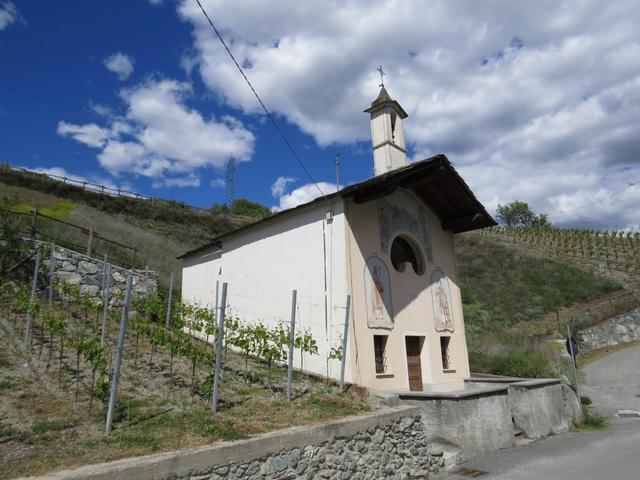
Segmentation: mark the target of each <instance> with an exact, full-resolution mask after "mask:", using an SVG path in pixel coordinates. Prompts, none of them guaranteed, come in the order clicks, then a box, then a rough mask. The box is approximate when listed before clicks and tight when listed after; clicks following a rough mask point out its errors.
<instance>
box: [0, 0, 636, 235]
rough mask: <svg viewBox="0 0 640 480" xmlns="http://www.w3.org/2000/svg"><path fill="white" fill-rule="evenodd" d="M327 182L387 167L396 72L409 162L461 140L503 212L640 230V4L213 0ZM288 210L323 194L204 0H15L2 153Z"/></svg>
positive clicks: (84, 174)
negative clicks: (517, 208)
mask: <svg viewBox="0 0 640 480" xmlns="http://www.w3.org/2000/svg"><path fill="white" fill-rule="evenodd" d="M202 3H203V5H204V7H205V9H206V10H207V12H208V13H209V15H210V17H211V18H212V20H213V21H214V23H215V24H216V26H217V27H218V29H219V30H220V32H221V33H222V35H223V37H224V38H225V40H226V41H227V42H228V44H229V46H230V48H231V50H232V52H233V53H234V55H235V56H236V58H237V59H238V61H239V62H240V63H241V64H242V66H243V68H244V69H245V72H246V74H247V76H248V77H249V79H250V80H251V81H252V83H253V85H254V87H255V88H256V90H257V91H258V93H259V94H260V96H261V98H262V99H263V101H264V103H265V104H266V105H267V107H268V108H269V109H270V110H271V111H272V112H273V114H274V118H275V119H276V120H277V122H278V123H279V125H280V126H281V128H282V130H283V132H284V133H285V135H286V136H287V138H288V139H289V141H290V143H291V144H292V146H293V148H294V149H295V150H296V152H297V153H298V155H299V157H300V158H301V159H302V161H303V162H304V164H305V166H306V168H307V169H308V170H309V172H310V173H311V177H312V178H313V180H315V182H316V183H317V184H318V186H319V187H320V189H321V190H322V191H323V192H324V193H329V192H330V191H333V190H334V189H335V188H336V186H335V183H336V177H335V167H334V158H335V156H336V154H338V153H339V154H340V155H341V166H340V183H341V185H349V184H352V183H355V182H359V181H362V180H365V179H367V178H369V177H371V176H372V175H373V157H372V153H371V138H370V127H369V117H368V115H367V114H365V113H363V110H364V109H365V108H367V107H368V106H369V105H370V103H371V101H372V100H373V99H374V98H375V97H376V96H377V94H378V91H379V88H378V85H379V83H380V78H379V75H378V72H377V71H376V68H377V66H378V65H380V64H382V65H383V66H384V70H385V72H386V76H385V78H384V80H385V86H386V87H387V90H388V91H389V93H390V94H391V96H392V97H393V98H394V99H396V100H398V101H399V102H400V104H401V105H402V106H403V108H404V109H405V110H406V111H407V113H408V114H409V117H408V118H407V119H406V120H405V122H404V126H405V137H406V141H407V143H408V149H409V151H408V154H409V160H410V161H418V160H422V159H424V158H427V157H429V156H432V155H435V154H438V153H444V154H445V155H447V157H448V158H449V160H450V161H451V162H452V163H453V165H454V166H455V167H456V169H458V171H459V172H460V173H461V175H462V176H463V177H464V179H465V181H466V182H467V183H468V184H469V186H470V187H471V188H472V190H473V191H474V192H475V193H476V195H477V196H478V198H479V199H480V200H481V201H482V202H483V203H484V204H485V206H486V207H487V208H488V209H489V211H490V212H494V211H495V209H496V207H497V206H498V205H499V204H505V203H508V202H511V201H513V200H523V201H526V202H528V203H529V204H530V205H531V206H532V207H533V209H534V210H535V211H537V212H540V213H547V214H548V215H549V216H550V219H551V221H552V222H553V223H555V224H557V225H560V226H577V227H586V228H596V227H598V228H616V229H617V228H624V227H635V228H638V227H639V226H640V217H639V216H638V207H639V206H640V169H639V166H640V22H638V21H637V20H638V18H640V3H639V2H637V0H618V1H616V2H602V1H595V0H573V1H562V0H553V1H546V0H540V1H536V2H531V1H517V0H514V1H506V0H505V1H492V0H486V1H483V2H476V1H472V0H467V1H463V0H453V1H451V0H438V1H435V0H432V1H423V0H415V1H412V0H403V1H400V0H389V1H371V0H369V1H364V0H362V1H361V0H342V1H330V0H328V1H323V2H317V1H313V2H312V1H306V0H280V1H278V2H264V1H254V0H234V1H233V2H229V1H223V0H202ZM230 156H233V157H234V158H235V159H236V177H235V178H236V181H235V185H236V187H235V196H236V197H238V198H239V197H242V198H247V199H250V200H253V201H257V202H260V203H262V204H264V205H267V206H268V207H270V208H273V209H274V210H278V209H282V208H288V207H292V206H295V205H297V204H299V203H302V202H305V201H309V200H311V199H312V198H313V197H314V196H315V195H318V189H317V188H316V186H315V185H313V183H312V181H311V179H310V178H309V176H307V174H306V173H305V171H304V170H303V168H302V167H301V166H300V165H299V164H298V163H297V162H296V160H295V159H294V157H293V156H292V155H291V153H290V152H289V150H288V149H287V147H286V145H285V144H284V143H283V141H282V139H281V138H280V137H279V136H278V133H277V132H276V131H275V130H274V128H273V126H272V125H271V124H270V122H269V121H268V119H267V118H266V117H265V115H264V113H263V112H262V111H261V107H260V105H259V104H258V102H257V101H256V99H255V97H254V96H253V94H252V92H251V90H250V89H249V88H248V86H247V84H246V83H245V82H244V81H243V79H242V77H241V76H240V74H239V72H238V70H237V69H236V67H235V65H234V64H233V63H232V61H231V59H230V58H229V56H228V54H227V53H226V51H225V50H224V48H223V47H222V45H221V43H220V42H219V40H218V39H217V37H216V36H215V33H214V32H213V30H212V29H211V27H210V26H209V24H208V23H207V22H206V19H205V18H204V16H203V15H202V12H201V11H200V9H199V7H198V5H197V3H196V1H195V0H127V1H124V0H111V1H110V2H98V1H92V2H87V1H86V0H66V1H64V2H29V1H22V2H21V1H17V0H10V1H7V0H0V161H1V162H9V163H11V164H12V165H15V166H19V167H25V168H30V169H34V170H38V171H43V172H50V173H54V174H58V175H62V176H67V177H73V178H79V179H86V180H88V181H92V182H96V183H100V184H105V185H108V186H117V187H121V188H125V189H130V190H133V191H136V192H139V193H143V194H147V195H153V196H157V197H162V198H171V199H176V200H180V201H184V202H187V203H190V204H193V205H197V206H200V207H209V206H211V205H212V204H213V203H222V202H224V201H225V190H224V166H225V163H226V162H227V160H228V158H229V157H230Z"/></svg>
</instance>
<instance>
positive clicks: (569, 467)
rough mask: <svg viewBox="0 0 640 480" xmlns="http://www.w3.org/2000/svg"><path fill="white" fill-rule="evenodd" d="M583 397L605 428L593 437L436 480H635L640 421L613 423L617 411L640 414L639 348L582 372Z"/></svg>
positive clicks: (481, 461)
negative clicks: (602, 417)
mask: <svg viewBox="0 0 640 480" xmlns="http://www.w3.org/2000/svg"><path fill="white" fill-rule="evenodd" d="M584 373H585V385H584V386H582V391H581V392H580V393H581V394H583V395H585V394H586V395H589V396H590V397H591V399H592V400H593V404H594V406H595V407H596V408H597V409H598V411H599V412H600V413H601V414H602V415H605V416H607V417H610V422H611V425H610V427H609V428H608V429H606V430H603V431H599V432H584V433H577V432H569V433H565V434H563V435H558V436H554V437H549V438H546V439H543V440H540V441H537V442H533V443H531V444H529V445H527V446H524V447H515V448H509V449H505V450H501V451H498V452H494V453H492V454H488V455H485V456H482V457H478V458H475V459H472V460H471V461H469V462H467V463H465V464H463V465H460V466H458V467H456V468H454V469H453V470H454V471H456V470H457V468H459V467H465V468H468V469H472V470H479V471H482V472H487V473H486V474H483V475H481V476H477V477H469V476H464V475H455V474H452V473H445V474H443V475H440V476H439V477H438V478H439V479H450V480H454V479H455V480H467V479H469V478H482V479H483V480H490V479H504V480H540V479H545V480H556V479H558V480H574V479H575V480H602V479H605V480H614V479H615V480H638V479H640V419H637V418H618V417H616V416H614V415H615V413H616V412H617V411H618V410H640V347H631V348H627V349H624V350H620V351H619V352H616V353H614V354H611V355H608V356H607V357H604V358H602V359H600V360H598V361H596V362H594V363H592V364H590V365H588V366H587V367H586V368H585V369H584Z"/></svg>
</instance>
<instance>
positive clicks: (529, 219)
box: [496, 200, 551, 228]
mask: <svg viewBox="0 0 640 480" xmlns="http://www.w3.org/2000/svg"><path fill="white" fill-rule="evenodd" d="M496 217H497V219H498V222H499V223H500V224H502V225H504V226H506V227H538V228H539V227H548V226H551V222H549V217H548V216H547V215H546V214H544V213H541V214H537V213H535V212H534V211H533V210H532V209H531V207H530V206H529V204H528V203H526V202H521V201H520V200H515V201H513V202H511V203H507V204H504V205H498V209H497V214H496Z"/></svg>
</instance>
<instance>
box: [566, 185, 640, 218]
mask: <svg viewBox="0 0 640 480" xmlns="http://www.w3.org/2000/svg"><path fill="white" fill-rule="evenodd" d="M638 183H640V182H634V183H629V184H628V185H627V186H626V187H623V188H621V189H620V190H616V191H615V192H613V193H610V194H609V195H607V196H605V197H603V198H601V199H599V200H595V201H593V202H591V203H587V204H585V205H580V206H579V207H574V208H570V209H568V210H563V211H562V213H567V212H573V211H574V210H580V209H582V208H587V207H590V206H592V205H596V204H598V203H600V202H604V201H605V200H607V199H609V198H611V197H614V196H616V195H618V194H619V193H622V192H624V191H625V190H628V189H629V188H631V187H635V186H636V185H638Z"/></svg>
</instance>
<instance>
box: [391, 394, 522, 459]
mask: <svg viewBox="0 0 640 480" xmlns="http://www.w3.org/2000/svg"><path fill="white" fill-rule="evenodd" d="M399 397H400V401H401V403H402V404H405V405H411V406H415V407H418V408H419V409H420V412H421V413H422V421H423V424H424V429H425V435H426V436H427V439H429V440H430V441H436V440H444V441H446V442H449V443H453V444H454V445H457V446H459V447H460V448H461V449H462V450H463V452H464V456H465V457H467V458H469V457H472V456H475V455H479V454H482V453H485V452H491V451H494V450H499V449H501V448H507V447H510V446H512V445H513V444H514V435H513V422H512V421H511V408H510V404H509V387H508V386H493V387H485V388H482V389H479V390H477V391H467V392H464V393H455V394H454V393H449V394H447V393H442V394H423V393H420V392H406V393H400V394H399Z"/></svg>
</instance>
